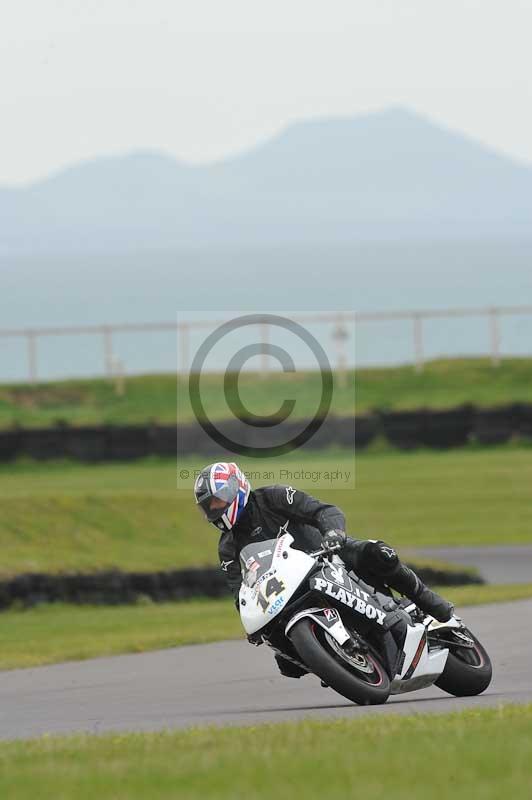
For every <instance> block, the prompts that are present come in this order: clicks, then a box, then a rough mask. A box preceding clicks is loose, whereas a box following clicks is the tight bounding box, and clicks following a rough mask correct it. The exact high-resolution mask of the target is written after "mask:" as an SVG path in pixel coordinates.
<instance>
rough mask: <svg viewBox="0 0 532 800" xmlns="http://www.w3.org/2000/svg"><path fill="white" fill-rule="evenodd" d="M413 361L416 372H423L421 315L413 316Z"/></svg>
mask: <svg viewBox="0 0 532 800" xmlns="http://www.w3.org/2000/svg"><path fill="white" fill-rule="evenodd" d="M413 319H414V359H415V365H416V372H423V368H424V366H425V356H424V353H423V318H422V316H421V314H414V317H413Z"/></svg>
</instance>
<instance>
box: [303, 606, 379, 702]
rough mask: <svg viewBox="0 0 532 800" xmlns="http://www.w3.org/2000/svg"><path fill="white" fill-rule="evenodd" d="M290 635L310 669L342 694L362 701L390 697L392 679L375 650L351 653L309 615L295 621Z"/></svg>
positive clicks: (355, 700)
mask: <svg viewBox="0 0 532 800" xmlns="http://www.w3.org/2000/svg"><path fill="white" fill-rule="evenodd" d="M290 639H291V641H292V644H293V645H294V647H295V649H296V650H297V652H298V654H299V656H300V657H301V659H302V661H303V662H304V663H305V664H306V665H307V667H308V668H309V670H311V672H313V673H314V674H315V675H317V676H318V677H319V678H321V679H322V681H324V682H325V683H326V684H327V686H330V687H331V689H334V690H335V691H336V692H338V693H339V694H341V695H343V697H347V699H348V700H352V701H353V702H354V703H358V704H359V705H375V704H378V703H385V702H386V700H387V699H388V696H389V694H390V688H391V687H390V679H389V677H388V675H387V674H386V672H385V670H384V668H383V666H382V665H381V663H380V662H379V659H378V658H377V657H376V656H375V655H374V654H373V653H370V652H368V653H359V652H357V653H355V654H353V655H348V654H347V653H346V652H345V651H344V650H343V648H341V647H340V645H339V644H338V642H337V641H336V640H335V639H333V637H332V636H331V635H330V634H328V633H327V632H326V631H325V630H323V628H321V627H320V626H319V625H316V624H315V623H314V622H313V621H312V620H310V619H307V618H303V619H301V620H300V621H299V622H297V623H296V624H295V625H294V627H293V628H292V630H291V631H290Z"/></svg>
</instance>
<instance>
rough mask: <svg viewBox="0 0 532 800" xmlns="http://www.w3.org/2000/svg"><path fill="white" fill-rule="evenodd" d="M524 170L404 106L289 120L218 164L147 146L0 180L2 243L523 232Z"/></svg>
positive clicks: (78, 245) (21, 248)
mask: <svg viewBox="0 0 532 800" xmlns="http://www.w3.org/2000/svg"><path fill="white" fill-rule="evenodd" d="M531 223H532V168H531V167H530V166H528V165H523V164H520V163H518V162H516V161H514V160H512V159H510V158H508V157H507V156H504V155H501V154H499V153H497V152H494V151H493V150H490V149H489V148H487V147H485V146H484V145H482V144H480V143H478V142H476V141H474V140H472V139H470V138H467V137H465V136H463V135H460V134H458V133H455V132H452V131H450V130H447V129H445V128H442V127H440V126H439V125H436V124H434V123H433V122H431V121H430V120H427V119H426V118H424V117H422V116H420V115H418V114H415V113H412V112H410V111H407V110H403V109H390V110H386V111H382V112H379V113H374V114H369V115H365V116H357V117H353V118H343V119H325V120H318V121H307V122H301V123H297V124H295V125H292V126H290V127H288V128H287V129H286V130H285V131H283V132H282V133H281V134H280V135H278V136H277V137H275V138H274V139H272V140H270V141H269V142H267V143H265V144H263V145H261V146H260V147H257V148H254V149H253V150H250V151H248V152H246V153H243V154H241V155H239V156H237V157H235V158H230V159H227V160H224V161H220V162H218V163H214V164H209V165H202V166H194V167H193V166H187V165H185V164H183V163H179V162H178V161H176V160H175V159H173V158H171V157H169V156H166V155H163V154H160V153H151V152H140V153H133V154H130V155H126V156H122V157H105V158H98V159H95V160H93V161H88V162H85V163H82V164H78V165H74V166H72V167H69V168H68V169H65V170H63V171H61V172H59V173H57V174H55V175H52V176H50V177H48V178H46V179H45V180H42V181H40V182H38V183H34V184H32V185H30V186H27V187H24V188H15V189H14V188H7V187H4V188H0V253H4V254H6V253H14V252H34V251H39V252H46V251H48V252H52V251H65V252H71V251H86V250H124V249H131V248H133V249H135V248H139V247H142V248H153V247H156V248H158V247H162V248H168V247H194V248H195V247H203V246H209V247H213V246H220V245H245V246H262V245H265V244H268V245H272V244H281V245H282V244H288V243H290V244H302V245H311V244H314V243H321V244H324V243H329V242H334V243H351V242H357V241H359V242H360V241H367V240H375V239H377V240H392V239H430V238H435V237H437V238H439V239H456V238H459V239H461V238H478V237H483V236H488V235H489V236H524V235H529V234H530V229H531Z"/></svg>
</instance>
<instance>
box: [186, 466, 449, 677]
mask: <svg viewBox="0 0 532 800" xmlns="http://www.w3.org/2000/svg"><path fill="white" fill-rule="evenodd" d="M194 495H195V498H196V504H197V505H198V506H199V507H200V508H201V510H202V511H203V513H204V515H205V517H206V518H207V520H208V521H209V522H210V523H212V524H213V525H215V526H216V527H217V528H218V529H219V530H220V531H221V536H220V542H219V545H218V553H219V557H220V562H221V567H222V570H223V571H224V572H225V573H226V575H227V583H228V585H229V588H230V590H231V592H232V594H233V597H234V598H235V602H236V605H237V608H238V593H239V590H240V585H241V583H242V575H241V571H240V565H239V554H240V551H241V550H242V548H243V547H245V546H246V545H248V544H250V543H252V542H257V541H265V540H266V539H275V538H276V537H277V536H279V535H283V534H284V533H290V534H291V535H292V536H293V537H294V544H293V546H294V547H295V548H297V549H299V550H304V551H306V552H312V551H313V550H318V549H320V548H321V547H326V548H327V549H332V551H334V552H338V554H339V556H340V558H341V559H342V560H343V561H344V563H345V565H346V567H347V569H350V570H353V571H354V572H355V573H356V574H357V575H358V576H359V577H360V578H362V580H364V581H365V582H366V583H369V584H370V585H371V586H374V587H375V588H376V589H381V590H385V589H386V587H389V588H391V589H395V590H396V591H398V592H400V593H401V594H403V595H406V597H408V598H409V599H411V600H412V601H413V602H414V603H415V604H416V605H417V606H418V607H419V608H420V609H421V610H422V611H424V612H425V613H427V614H431V615H432V616H433V617H434V618H435V619H437V620H439V621H440V622H447V620H449V619H450V618H451V616H452V614H453V606H452V604H451V603H449V602H447V601H446V600H444V599H443V597H440V595H438V594H436V593H435V592H433V591H431V589H428V588H427V586H425V584H424V583H423V582H422V581H421V580H420V579H419V577H418V576H417V575H416V573H415V572H414V571H413V570H411V569H410V568H409V567H407V566H406V565H405V564H403V563H401V561H400V560H399V557H398V555H397V553H396V552H395V550H394V548H393V547H390V545H388V544H386V543H385V542H383V541H380V540H378V541H374V540H368V539H352V538H351V537H349V536H347V535H346V533H345V527H346V526H345V517H344V514H343V512H342V511H341V510H340V509H339V508H338V507H337V506H334V505H331V504H330V503H323V502H321V501H320V500H317V499H315V498H314V497H311V496H310V495H309V494H306V492H303V491H301V490H300V489H294V488H292V487H291V486H283V485H280V484H278V485H273V486H261V487H259V488H258V489H255V490H252V489H251V485H250V483H249V481H248V479H247V478H246V476H245V475H244V473H243V472H242V471H241V470H240V468H239V467H238V466H237V464H234V463H227V462H217V463H215V464H209V465H208V466H207V467H204V469H202V470H201V472H200V473H199V474H198V476H197V478H196V481H195V484H194ZM338 546H340V549H337V547H338ZM276 660H277V663H278V665H279V669H280V670H281V672H282V674H283V675H286V676H288V677H300V676H301V675H302V674H304V673H303V672H301V670H299V668H298V667H296V666H295V665H294V664H292V663H290V662H288V661H287V660H286V659H284V658H282V656H276Z"/></svg>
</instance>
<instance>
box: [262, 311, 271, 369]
mask: <svg viewBox="0 0 532 800" xmlns="http://www.w3.org/2000/svg"><path fill="white" fill-rule="evenodd" d="M260 341H261V345H262V351H261V354H260V377H261V378H266V377H267V376H268V372H269V365H270V362H269V361H268V353H267V352H266V351H267V349H268V345H269V343H270V329H269V327H268V323H267V322H264V321H262V322H261V323H260Z"/></svg>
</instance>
